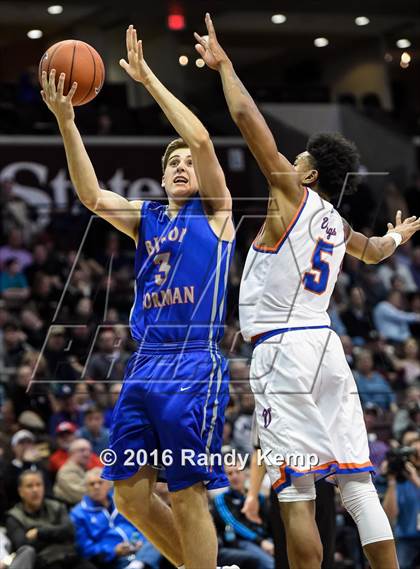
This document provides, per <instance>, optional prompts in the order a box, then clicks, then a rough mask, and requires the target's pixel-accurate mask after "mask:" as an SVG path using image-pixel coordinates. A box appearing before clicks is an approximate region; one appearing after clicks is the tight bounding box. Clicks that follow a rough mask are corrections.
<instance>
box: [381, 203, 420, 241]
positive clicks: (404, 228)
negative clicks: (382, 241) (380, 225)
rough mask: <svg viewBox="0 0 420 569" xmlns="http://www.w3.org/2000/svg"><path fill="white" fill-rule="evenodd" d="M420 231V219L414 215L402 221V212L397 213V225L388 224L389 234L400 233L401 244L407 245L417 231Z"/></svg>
mask: <svg viewBox="0 0 420 569" xmlns="http://www.w3.org/2000/svg"><path fill="white" fill-rule="evenodd" d="M419 230H420V217H416V216H415V215H412V216H411V217H407V218H406V219H404V221H403V220H402V214H401V210H398V211H397V214H396V216H395V225H393V224H392V223H388V233H390V232H395V233H399V234H400V235H401V237H402V241H401V243H406V242H407V241H408V240H409V239H410V238H411V237H412V236H413V235H414V233H416V231H419Z"/></svg>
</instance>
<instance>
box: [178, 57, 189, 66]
mask: <svg viewBox="0 0 420 569" xmlns="http://www.w3.org/2000/svg"><path fill="white" fill-rule="evenodd" d="M178 61H179V64H180V65H182V66H183V67H185V65H188V57H187V56H186V55H180V56H179V59H178Z"/></svg>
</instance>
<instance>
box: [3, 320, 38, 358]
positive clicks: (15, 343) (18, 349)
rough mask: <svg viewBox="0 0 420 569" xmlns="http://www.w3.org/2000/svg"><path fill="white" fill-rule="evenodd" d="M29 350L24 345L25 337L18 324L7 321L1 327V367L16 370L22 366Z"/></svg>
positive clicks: (28, 347) (26, 345)
mask: <svg viewBox="0 0 420 569" xmlns="http://www.w3.org/2000/svg"><path fill="white" fill-rule="evenodd" d="M30 349H31V346H29V345H28V344H27V343H26V336H25V334H24V333H23V332H22V329H21V327H20V326H19V324H18V323H17V322H16V321H14V320H9V322H7V323H6V324H5V325H4V327H3V347H2V350H0V351H2V352H3V365H4V367H7V368H17V367H19V366H20V365H21V364H22V360H23V357H24V355H25V354H26V353H27V352H28V351H29V350H30Z"/></svg>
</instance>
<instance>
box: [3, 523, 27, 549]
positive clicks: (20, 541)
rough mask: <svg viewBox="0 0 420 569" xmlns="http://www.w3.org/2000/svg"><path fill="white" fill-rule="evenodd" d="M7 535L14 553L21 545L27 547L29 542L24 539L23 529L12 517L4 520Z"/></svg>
mask: <svg viewBox="0 0 420 569" xmlns="http://www.w3.org/2000/svg"><path fill="white" fill-rule="evenodd" d="M6 529H7V535H8V536H9V539H10V541H11V542H12V547H13V551H16V550H17V549H19V547H21V546H22V545H28V544H29V543H30V542H29V541H28V540H27V539H26V532H25V529H24V527H23V526H22V525H21V524H20V523H19V522H18V521H17V519H16V518H14V517H13V516H7V518H6Z"/></svg>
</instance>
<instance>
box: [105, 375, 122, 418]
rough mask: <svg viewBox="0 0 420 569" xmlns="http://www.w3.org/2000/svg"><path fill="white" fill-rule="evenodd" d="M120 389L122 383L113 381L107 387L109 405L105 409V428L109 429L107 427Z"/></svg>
mask: <svg viewBox="0 0 420 569" xmlns="http://www.w3.org/2000/svg"><path fill="white" fill-rule="evenodd" d="M121 389H122V383H113V384H111V387H110V388H109V394H108V401H109V405H108V407H107V409H105V427H106V428H107V429H109V427H110V426H111V419H112V413H113V411H114V407H115V405H116V403H117V401H118V397H119V396H120V393H121Z"/></svg>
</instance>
